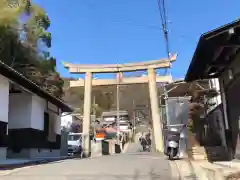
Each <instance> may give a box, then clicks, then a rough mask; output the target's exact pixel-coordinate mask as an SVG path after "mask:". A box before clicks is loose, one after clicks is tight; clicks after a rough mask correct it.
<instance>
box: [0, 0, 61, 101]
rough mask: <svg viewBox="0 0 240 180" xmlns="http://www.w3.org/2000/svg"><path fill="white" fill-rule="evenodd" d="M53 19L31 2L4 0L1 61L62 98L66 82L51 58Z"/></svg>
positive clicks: (0, 2)
mask: <svg viewBox="0 0 240 180" xmlns="http://www.w3.org/2000/svg"><path fill="white" fill-rule="evenodd" d="M49 26H50V19H49V17H48V16H47V14H46V13H45V11H44V10H43V9H42V8H40V7H39V6H38V5H36V4H34V3H33V2H32V1H30V0H18V1H14V0H11V1H10V0H0V57H1V59H0V60H2V61H3V62H4V63H6V64H7V65H9V66H11V67H13V68H14V69H15V70H17V71H19V72H20V73H22V74H23V75H25V76H26V77H27V78H29V79H31V80H32V81H34V82H35V83H36V84H37V85H39V86H40V87H42V88H43V89H44V90H46V91H47V92H49V93H50V94H52V95H54V96H56V97H59V98H60V97H61V96H62V93H63V90H62V87H63V83H64V82H63V80H62V79H61V77H60V75H59V74H58V73H57V72H56V69H55V67H56V59H55V58H53V57H50V55H49V51H48V50H49V48H51V40H52V39H51V33H50V32H48V31H47V29H48V28H49Z"/></svg>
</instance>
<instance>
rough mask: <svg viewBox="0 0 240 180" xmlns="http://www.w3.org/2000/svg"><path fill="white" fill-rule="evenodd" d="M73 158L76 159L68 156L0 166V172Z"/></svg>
mask: <svg viewBox="0 0 240 180" xmlns="http://www.w3.org/2000/svg"><path fill="white" fill-rule="evenodd" d="M73 158H76V157H74V156H73V157H71V156H69V157H62V158H52V159H37V160H30V161H28V162H19V163H14V164H0V170H10V169H15V168H21V167H25V166H33V165H39V164H46V163H50V162H56V161H61V160H66V159H73Z"/></svg>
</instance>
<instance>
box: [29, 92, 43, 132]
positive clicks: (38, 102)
mask: <svg viewBox="0 0 240 180" xmlns="http://www.w3.org/2000/svg"><path fill="white" fill-rule="evenodd" d="M45 110H46V101H45V100H44V99H42V98H41V97H39V96H36V95H33V96H32V114H31V128H33V129H39V130H43V128H44V112H45Z"/></svg>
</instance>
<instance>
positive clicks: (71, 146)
mask: <svg viewBox="0 0 240 180" xmlns="http://www.w3.org/2000/svg"><path fill="white" fill-rule="evenodd" d="M81 152H82V133H69V135H68V153H69V154H78V153H81Z"/></svg>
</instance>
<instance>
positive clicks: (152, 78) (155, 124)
mask: <svg viewBox="0 0 240 180" xmlns="http://www.w3.org/2000/svg"><path fill="white" fill-rule="evenodd" d="M148 85H149V96H150V103H151V114H152V128H153V138H154V143H155V150H156V151H157V152H163V151H164V142H163V132H162V131H163V128H162V120H161V119H160V109H159V101H158V93H157V83H156V73H155V69H152V68H151V69H148Z"/></svg>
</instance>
